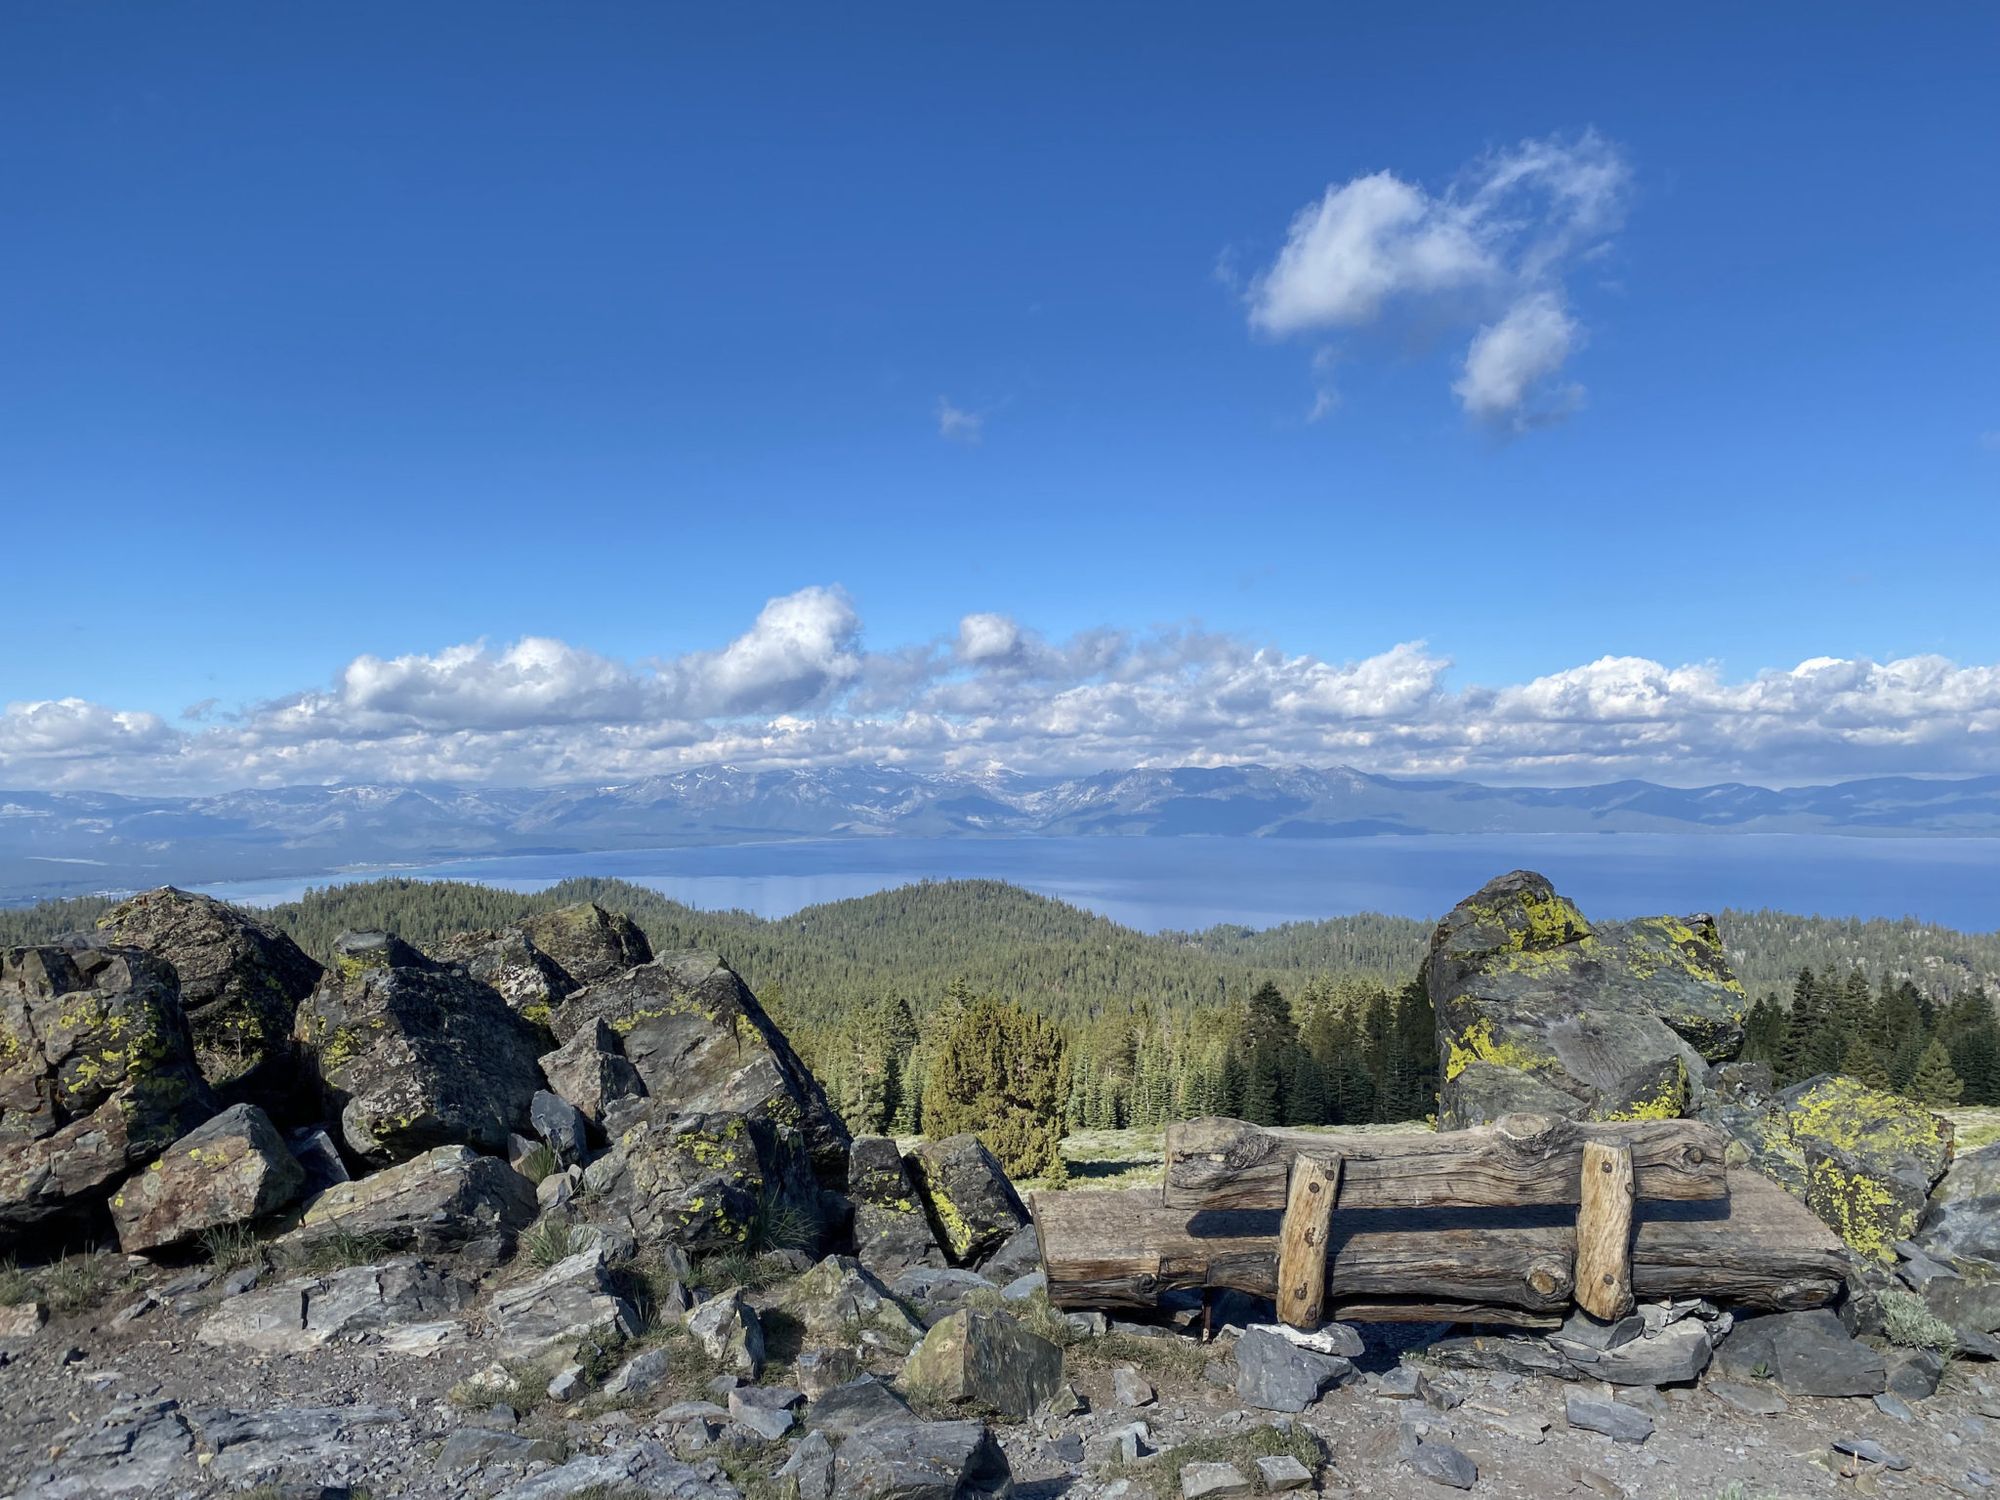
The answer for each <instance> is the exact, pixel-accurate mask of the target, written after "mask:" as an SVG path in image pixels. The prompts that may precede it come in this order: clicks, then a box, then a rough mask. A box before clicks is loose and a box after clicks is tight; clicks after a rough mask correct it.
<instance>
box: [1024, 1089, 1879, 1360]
mask: <svg viewBox="0 0 2000 1500" xmlns="http://www.w3.org/2000/svg"><path fill="white" fill-rule="evenodd" d="M1724 1150H1725V1142H1724V1141H1723V1138H1722V1137H1721V1135H1720V1133H1719V1132H1717V1131H1715V1130H1714V1129H1712V1128H1711V1127H1709V1126H1706V1125H1703V1124H1700V1123H1699V1122H1695V1121H1688V1120H1658V1121H1633V1122H1616V1123H1588V1124H1586V1123H1579V1122H1576V1121H1572V1120H1562V1119H1553V1118H1551V1117H1547V1116H1539V1115H1535V1116H1524V1115H1515V1116H1508V1117H1507V1118H1506V1119H1504V1120H1502V1121H1500V1122H1498V1123H1496V1124H1495V1125H1491V1126H1485V1127H1481V1128H1479V1129H1476V1130H1463V1131H1449V1132H1442V1133H1435V1134H1417V1133H1392V1132H1357V1133H1349V1134H1338V1135H1336V1134H1327V1133H1322V1132H1318V1131H1301V1130H1263V1129H1259V1128H1258V1127H1256V1126H1254V1125H1247V1124H1245V1123H1243V1122H1242V1121H1238V1120H1218V1119H1208V1120H1196V1121H1192V1122H1190V1123H1188V1124H1186V1125H1178V1126H1175V1127H1173V1128H1171V1129H1170V1130H1169V1131H1168V1133H1167V1150H1166V1158H1167V1159H1166V1171H1165V1181H1164V1184H1163V1186H1162V1187H1161V1188H1158V1189H1140V1190H1136V1191H1130V1192H1059V1193H1050V1192H1044V1193H1037V1194H1035V1195H1034V1214H1035V1223H1036V1227H1037V1232H1038V1234H1039V1236H1040V1244H1041V1251H1042V1263H1043V1267H1044V1269H1045V1270H1046V1272H1047V1275H1048V1282H1049V1296H1050V1299H1051V1300H1052V1301H1053V1302H1054V1303H1055V1304H1056V1305H1057V1306H1059V1307H1065V1308H1092V1307H1096V1308H1134V1307H1148V1306H1153V1305H1156V1304H1157V1302H1158V1301H1159V1299H1160V1297H1161V1296H1162V1295H1163V1294H1165V1293H1168V1292H1172V1291H1187V1290H1198V1291H1201V1292H1203V1293H1208V1292H1212V1291H1214V1290H1217V1289H1220V1288H1234V1289H1236V1290H1239V1291H1244V1292H1251V1293H1256V1294H1258V1295H1262V1296H1268V1297H1272V1298H1273V1299H1274V1300H1275V1301H1276V1302H1277V1304H1278V1309H1279V1315H1280V1316H1281V1317H1282V1318H1284V1319H1285V1321H1287V1322H1289V1323H1292V1324H1294V1325H1296V1326H1300V1327H1310V1326H1316V1325H1317V1324H1318V1323H1319V1322H1320V1321H1321V1320H1322V1319H1323V1318H1325V1317H1328V1316H1337V1317H1344V1318H1354V1319H1366V1320H1372V1321H1394V1320H1410V1319H1420V1320H1423V1321H1457V1322H1479V1323H1502V1324H1514V1325H1517V1326H1526V1327H1542V1326H1551V1325H1553V1324H1554V1323H1555V1322H1559V1321H1560V1319H1561V1317H1562V1316H1563V1314H1564V1313H1565V1312H1566V1311H1567V1310H1568V1308H1569V1306H1570V1305H1571V1304H1572V1303H1574V1304H1575V1305H1578V1306H1581V1307H1583V1308H1585V1309H1586V1310H1588V1311H1590V1312H1592V1313H1593V1314H1595V1315H1597V1316H1599V1317H1615V1316H1617V1315H1619V1314H1620V1313H1622V1312H1624V1311H1627V1310H1629V1309H1630V1307H1631V1305H1632V1302H1633V1300H1634V1298H1636V1297H1646V1298H1663V1297H1708V1298H1711V1299H1714V1300H1717V1301H1724V1302H1733V1303H1739V1304H1745V1305H1749V1306H1753V1307H1761V1308H1801V1307H1817V1306H1821V1305H1823V1304H1825V1303H1827V1302H1829V1301H1831V1300H1832V1299H1833V1298H1834V1297H1835V1295H1836V1294H1837V1293H1838V1291H1839V1288H1840V1283H1841V1278H1842V1273H1843V1269H1844V1259H1843V1252H1842V1247H1841V1243H1840V1240H1839V1239H1838V1237H1837V1236H1835V1235H1834V1234H1833V1232H1832V1231H1831V1230H1829V1229H1828V1228H1827V1227H1826V1226H1825V1225H1824V1224H1822V1223H1821V1222H1820V1221H1819V1220H1818V1219H1817V1218H1816V1217H1814V1215H1813V1214H1812V1213H1811V1212H1810V1211H1809V1210H1807V1209H1806V1208H1805V1206H1804V1205H1803V1204H1801V1203H1799V1202H1798V1201H1797V1200H1796V1199H1794V1198H1792V1197H1791V1196H1790V1195H1789V1194H1788V1193H1786V1192H1785V1191H1784V1190H1783V1189H1781V1188H1779V1187H1778V1186H1777V1185H1776V1184H1774V1183H1772V1182H1770V1181H1769V1180H1768V1179H1766V1178H1764V1177H1763V1176H1761V1175H1760V1174H1758V1173H1756V1172H1753V1171H1749V1170H1745V1169H1731V1168H1729V1167H1728V1166H1727V1165H1726V1162H1725V1159H1724Z"/></svg>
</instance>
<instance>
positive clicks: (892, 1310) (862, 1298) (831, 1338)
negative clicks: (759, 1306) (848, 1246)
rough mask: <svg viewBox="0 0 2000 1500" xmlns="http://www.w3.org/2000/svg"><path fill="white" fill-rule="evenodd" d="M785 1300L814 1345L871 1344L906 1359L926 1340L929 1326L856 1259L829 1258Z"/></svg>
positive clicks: (790, 1290)
mask: <svg viewBox="0 0 2000 1500" xmlns="http://www.w3.org/2000/svg"><path fill="white" fill-rule="evenodd" d="M779 1300H780V1302H781V1305H782V1306H783V1307H784V1308H785V1310H786V1311H787V1312H789V1313H791V1315H792V1316H793V1317H794V1318H795V1319H797V1320H798V1323H799V1326H800V1327H802V1328H803V1329H804V1330H805V1334H806V1338H807V1339H808V1341H810V1342H815V1343H824V1344H833V1345H847V1346H856V1345H869V1346H872V1347H874V1348H878V1349H886V1350H888V1351H890V1352H891V1353H894V1354H898V1355H902V1354H908V1353H909V1352H910V1349H911V1346H913V1345H914V1344H915V1343H916V1342H917V1341H918V1340H919V1339H921V1338H922V1337H923V1332H924V1330H923V1326H922V1325H921V1324H920V1323H918V1322H917V1320H916V1319H915V1318H913V1317H911V1316H910V1314H909V1311H908V1310H907V1309H906V1308H905V1307H904V1306H903V1305H902V1303H900V1302H898V1301H897V1300H896V1298H895V1297H894V1295H892V1294H891V1293H890V1291H889V1289H888V1288H887V1287H886V1286H884V1285H883V1284H882V1283H881V1282H880V1281H878V1280H877V1279H876V1278H875V1277H874V1276H873V1275H871V1274H870V1273H869V1271H868V1269H867V1268H866V1267H865V1266H863V1265H862V1264H861V1263H860V1262H859V1261H857V1260H855V1259H853V1258H852V1257H851V1256H846V1255H829V1256H827V1257H826V1259H824V1260H822V1261H821V1262H820V1263H819V1264H818V1265H816V1266H814V1267H813V1268H812V1269H811V1270H810V1271H807V1272H806V1273H805V1274H804V1275H802V1276H800V1277H799V1278H798V1279H797V1280H796V1281H794V1282H792V1284H791V1285H790V1286H788V1287H786V1288H785V1290H784V1293H783V1295H782V1297H781V1298H780V1299H779Z"/></svg>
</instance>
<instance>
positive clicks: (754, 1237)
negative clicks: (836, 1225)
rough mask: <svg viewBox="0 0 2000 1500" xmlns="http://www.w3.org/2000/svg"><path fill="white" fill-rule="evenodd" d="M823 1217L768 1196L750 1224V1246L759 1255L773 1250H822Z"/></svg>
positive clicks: (787, 1201) (790, 1202)
mask: <svg viewBox="0 0 2000 1500" xmlns="http://www.w3.org/2000/svg"><path fill="white" fill-rule="evenodd" d="M819 1236H820V1224H819V1215H818V1214H816V1213H814V1212H813V1211H812V1210H810V1209H807V1208H802V1207H800V1206H799V1205H798V1204H797V1203H794V1202H792V1201H791V1200H789V1199H785V1198H776V1197H772V1196H771V1195H769V1194H766V1195H765V1196H764V1198H763V1199H762V1200H761V1201H760V1202H759V1203H758V1204H757V1213H756V1215H755V1217H753V1218H752V1219H751V1221H750V1239H749V1246H750V1248H751V1249H752V1250H753V1251H756V1252H757V1253H759V1254H763V1253H765V1252H768V1251H771V1250H805V1251H808V1252H810V1251H813V1250H817V1249H818V1248H819Z"/></svg>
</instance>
